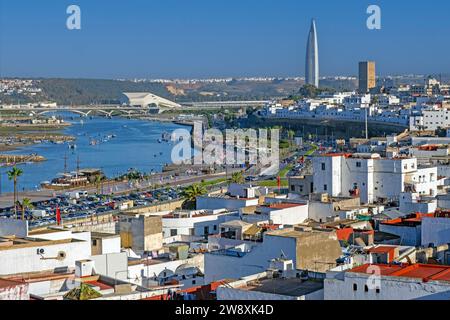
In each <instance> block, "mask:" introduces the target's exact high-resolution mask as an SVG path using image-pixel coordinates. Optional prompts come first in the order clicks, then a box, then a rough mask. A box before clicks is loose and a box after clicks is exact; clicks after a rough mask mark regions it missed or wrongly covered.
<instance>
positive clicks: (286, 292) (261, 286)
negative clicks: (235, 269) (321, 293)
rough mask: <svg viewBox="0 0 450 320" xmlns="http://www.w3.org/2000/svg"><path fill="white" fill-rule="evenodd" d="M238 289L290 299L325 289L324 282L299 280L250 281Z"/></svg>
mask: <svg viewBox="0 0 450 320" xmlns="http://www.w3.org/2000/svg"><path fill="white" fill-rule="evenodd" d="M236 289H239V290H245V291H256V292H264V293H272V294H278V295H283V296H289V297H300V296H304V295H307V294H309V293H312V292H315V291H318V290H321V289H323V281H321V280H307V281H304V280H301V279H298V278H292V279H281V278H274V279H262V280H258V281H249V282H248V283H247V284H246V285H244V286H241V287H238V288H236Z"/></svg>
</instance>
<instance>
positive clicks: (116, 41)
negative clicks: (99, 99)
mask: <svg viewBox="0 0 450 320" xmlns="http://www.w3.org/2000/svg"><path fill="white" fill-rule="evenodd" d="M0 3H1V5H0V75H1V76H22V77H28V76H31V77H86V78H132V77H139V78H141V77H145V78H159V77H163V78H174V77H179V78H190V77H228V76H233V77H238V76H266V75H270V76H303V75H304V71H305V70H304V69H305V66H304V59H305V50H306V40H307V39H306V38H307V34H308V29H309V25H310V21H311V18H313V17H314V18H315V19H316V21H317V29H318V37H319V57H320V65H321V68H320V69H321V70H320V71H321V75H356V73H357V62H358V61H359V60H368V59H370V60H375V61H377V67H378V72H379V73H380V74H382V75H386V74H405V73H420V74H432V73H435V74H436V73H450V58H449V55H450V54H449V52H450V19H448V15H449V14H450V2H449V1H448V0H433V1H416V0H414V1H413V0H385V1H379V0H369V1H366V0H345V1H335V0H314V1H312V0H308V1H304V0H127V1H123V0H71V1H66V0H0ZM70 4H76V5H79V6H80V8H81V13H82V17H81V20H82V29H81V30H72V31H70V30H68V29H67V28H66V19H67V17H68V15H67V14H66V8H67V7H68V5H70ZM370 4H377V5H379V6H380V7H381V10H382V29H381V30H376V31H373V30H368V29H367V27H366V20H367V17H368V15H367V14H366V9H367V7H368V6H369V5H370Z"/></svg>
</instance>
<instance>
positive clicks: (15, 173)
mask: <svg viewBox="0 0 450 320" xmlns="http://www.w3.org/2000/svg"><path fill="white" fill-rule="evenodd" d="M22 174H23V170H22V169H19V168H17V167H16V166H14V167H13V168H12V169H11V170H10V171H8V179H9V180H13V181H14V201H13V203H14V215H15V217H16V218H17V203H16V202H17V199H18V195H17V179H18V178H19V177H20V176H21V175H22Z"/></svg>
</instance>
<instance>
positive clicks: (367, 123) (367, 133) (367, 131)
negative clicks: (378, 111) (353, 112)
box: [366, 108, 369, 140]
mask: <svg viewBox="0 0 450 320" xmlns="http://www.w3.org/2000/svg"><path fill="white" fill-rule="evenodd" d="M366 140H369V121H368V116H367V108H366Z"/></svg>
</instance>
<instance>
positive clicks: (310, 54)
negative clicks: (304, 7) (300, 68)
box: [305, 19, 319, 88]
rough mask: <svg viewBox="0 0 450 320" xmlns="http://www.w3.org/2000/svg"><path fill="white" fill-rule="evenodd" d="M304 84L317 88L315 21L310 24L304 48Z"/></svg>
mask: <svg viewBox="0 0 450 320" xmlns="http://www.w3.org/2000/svg"><path fill="white" fill-rule="evenodd" d="M305 71H306V76H305V78H306V84H311V85H313V86H316V87H317V88H318V87H319V47H318V45H317V30H316V21H315V20H314V19H313V20H312V22H311V29H310V30H309V35H308V43H307V48H306V68H305Z"/></svg>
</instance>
